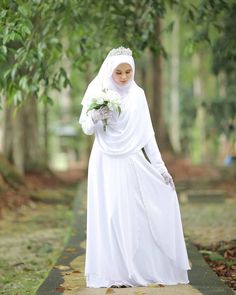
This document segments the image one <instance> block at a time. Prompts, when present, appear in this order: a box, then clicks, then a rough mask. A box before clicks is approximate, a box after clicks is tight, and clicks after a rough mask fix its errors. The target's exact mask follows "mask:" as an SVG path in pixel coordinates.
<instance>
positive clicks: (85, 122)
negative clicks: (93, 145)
mask: <svg viewBox="0 0 236 295" xmlns="http://www.w3.org/2000/svg"><path fill="white" fill-rule="evenodd" d="M79 123H80V125H81V127H82V129H83V131H84V133H85V134H87V135H92V134H93V133H94V129H95V124H94V122H93V120H92V117H91V115H90V112H88V113H86V110H85V107H83V109H82V112H81V115H80V119H79Z"/></svg>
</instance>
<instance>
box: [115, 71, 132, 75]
mask: <svg viewBox="0 0 236 295" xmlns="http://www.w3.org/2000/svg"><path fill="white" fill-rule="evenodd" d="M125 73H126V74H127V75H128V74H130V73H131V71H127V72H125ZM116 74H117V75H121V74H122V73H121V72H116Z"/></svg>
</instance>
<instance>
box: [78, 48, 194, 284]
mask: <svg viewBox="0 0 236 295" xmlns="http://www.w3.org/2000/svg"><path fill="white" fill-rule="evenodd" d="M134 73H135V64H134V60H133V57H132V52H131V50H130V49H128V48H124V47H119V48H117V49H112V50H111V51H110V52H109V54H108V55H107V57H106V59H105V60H104V62H103V64H102V66H101V68H100V70H99V73H98V75H97V76H96V77H95V79H94V80H93V81H92V82H91V83H90V84H89V86H88V88H87V91H86V93H85V95H84V98H83V100H82V105H83V109H82V112H81V116H80V121H79V122H80V124H81V126H82V129H83V131H84V132H85V133H86V134H88V135H90V134H95V140H94V144H93V147H92V151H91V155H90V160H89V167H88V187H87V193H88V197H87V245H86V263H85V275H86V281H87V287H94V288H99V287H115V286H116V287H121V286H131V287H133V286H147V285H149V284H153V283H158V284H165V285H175V284H178V283H183V284H187V283H188V282H189V281H188V274H187V270H188V269H190V267H189V263H188V257H187V251H186V246H185V241H184V237H183V231H182V224H181V217H180V211H179V204H178V199H177V195H176V191H175V187H174V183H173V180H172V177H171V175H170V174H169V173H168V170H167V168H166V167H165V164H164V162H163V160H162V157H161V154H160V152H159V149H158V146H157V143H156V140H155V137H154V131H153V126H152V122H151V119H150V114H149V109H148V105H147V101H146V97H145V94H144V91H143V90H142V88H140V87H139V86H138V85H137V84H136V83H135V81H134ZM104 88H106V89H110V90H113V91H116V92H118V93H119V95H120V97H121V113H120V115H119V114H118V113H117V112H115V111H110V110H109V109H108V108H107V107H103V108H102V109H99V110H92V111H88V107H89V100H90V98H91V97H93V96H94V94H95V93H98V92H99V91H101V90H102V89H104ZM104 120H107V127H106V131H104V128H103V124H104ZM142 149H144V150H145V153H146V155H147V157H148V159H149V161H148V160H147V159H146V157H145V156H144V153H143V151H142Z"/></svg>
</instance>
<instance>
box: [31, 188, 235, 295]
mask: <svg viewBox="0 0 236 295" xmlns="http://www.w3.org/2000/svg"><path fill="white" fill-rule="evenodd" d="M85 194H86V192H85V184H83V185H81V186H80V189H79V195H78V197H77V198H76V202H75V212H74V214H75V215H74V216H75V217H74V223H73V225H72V234H71V238H70V240H69V242H68V244H67V246H66V247H65V249H64V251H63V253H62V255H61V257H60V258H59V259H58V261H57V263H56V264H55V266H54V268H53V269H52V270H51V272H50V273H49V275H48V277H47V278H46V280H45V281H44V282H43V283H42V285H41V286H40V287H39V289H38V291H37V293H36V294H37V295H57V294H66V295H77V294H78V295H80V294H84V295H90V294H91V295H95V294H96V295H99V294H114V295H116V294H117V295H118V294H127V295H128V294H133V295H154V294H157V295H158V294H160V295H162V294H163V295H194V294H196V295H197V294H204V295H230V294H234V292H233V291H232V290H230V289H229V288H228V287H227V286H225V284H224V283H223V282H222V281H221V280H220V279H219V278H218V277H217V276H216V274H215V273H214V272H213V271H212V270H211V269H210V267H209V266H208V265H207V263H206V262H205V261H204V259H203V258H202V255H201V254H200V253H199V252H198V250H197V249H196V247H195V246H194V245H193V244H192V242H190V241H189V240H188V239H187V241H186V243H187V248H188V253H189V258H190V263H191V265H192V270H191V271H189V279H190V284H189V285H177V286H165V287H162V286H158V285H151V286H149V287H138V288H113V289H111V288H99V289H94V288H86V285H85V278H84V274H83V273H84V259H85V255H84V253H85V229H86V198H85ZM218 205H219V204H218ZM186 206H187V207H186ZM198 206H199V205H197V207H196V206H195V207H194V206H192V205H191V204H185V205H184V204H183V206H181V211H182V215H183V223H184V228H185V227H186V229H187V233H188V236H189V233H190V234H191V233H192V234H193V237H194V239H195V240H196V239H197V235H198V233H200V232H202V229H203V228H202V224H201V222H200V221H199V214H203V216H204V210H202V208H199V207H198ZM208 206H209V207H208V208H207V209H208V210H210V211H211V209H210V205H208ZM220 206H222V204H221V205H220ZM229 207H230V208H232V206H231V205H230V206H229ZM203 208H206V205H204V206H203ZM216 208H217V207H216ZM207 209H205V210H206V211H207ZM218 209H219V208H217V210H218ZM221 210H222V207H221ZM199 212H200V213H199ZM212 212H215V210H213V211H212ZM234 212H235V211H234ZM208 213H209V212H208ZM194 214H196V220H197V221H196V222H192V223H191V218H190V216H192V217H193V216H194ZM205 214H206V218H205V219H204V218H203V217H202V222H203V223H204V220H205V222H206V223H207V220H208V221H209V218H210V219H211V218H212V217H211V214H210V217H209V216H208V215H209V214H208V215H207V213H206V212H205ZM207 216H208V217H207ZM213 219H214V218H213ZM193 220H194V219H193ZM196 223H197V225H198V226H196ZM208 226H209V224H208ZM231 227H232V226H231ZM213 228H214V227H213ZM216 231H217V227H216ZM230 234H231V233H229V235H230ZM206 236H207V234H206V235H205V236H204V235H203V236H201V238H202V239H205V240H204V241H207V239H206ZM214 236H216V234H215V235H214Z"/></svg>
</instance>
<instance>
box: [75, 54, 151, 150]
mask: <svg viewBox="0 0 236 295" xmlns="http://www.w3.org/2000/svg"><path fill="white" fill-rule="evenodd" d="M122 63H127V64H129V65H130V66H131V67H132V77H131V79H130V81H129V82H128V84H126V85H124V86H120V85H118V84H117V83H116V82H115V81H114V80H113V78H112V73H113V71H114V70H115V69H116V67H117V66H118V65H120V64H122ZM134 73H135V64H134V59H133V57H132V56H131V55H116V56H109V54H108V56H107V57H106V59H105V60H104V62H103V64H102V66H101V68H100V70H99V73H98V75H97V76H96V77H95V78H94V79H93V80H92V82H91V83H90V84H89V86H88V88H87V90H86V92H85V95H84V97H83V99H82V102H81V104H82V105H83V108H85V109H86V110H87V108H88V103H89V100H90V98H91V97H94V94H96V93H97V94H98V93H99V92H100V91H101V90H102V89H104V88H108V89H111V90H115V91H117V92H118V93H119V94H120V96H121V114H120V115H118V114H117V113H116V112H114V113H113V115H112V117H111V119H109V120H108V126H107V128H106V131H104V130H103V123H102V122H101V121H99V122H98V123H97V124H96V125H95V139H96V141H97V143H98V144H99V147H100V148H101V149H102V151H103V152H104V153H106V154H109V155H116V156H118V155H125V154H129V153H133V152H135V151H137V150H140V149H141V148H142V147H143V146H145V145H146V144H147V142H148V141H149V140H150V139H151V137H152V136H153V135H154V130H153V127H152V122H151V118H150V113H149V109H148V104H147V101H146V97H145V94H144V91H143V89H142V88H140V87H139V86H138V85H137V84H136V83H135V81H134ZM82 113H83V114H84V115H83V116H85V114H86V112H85V111H84V112H83V111H82V112H81V116H80V120H79V122H80V123H82V122H83V120H84V119H85V118H84V117H83V116H82Z"/></svg>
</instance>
